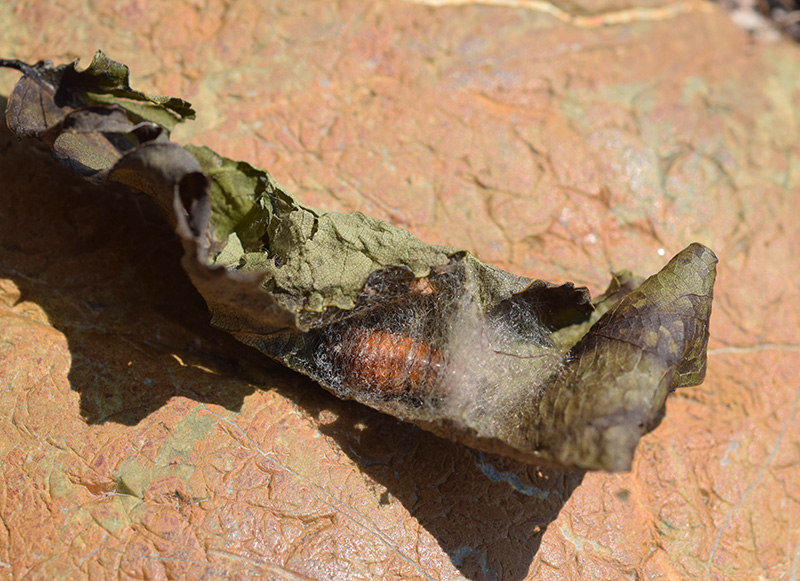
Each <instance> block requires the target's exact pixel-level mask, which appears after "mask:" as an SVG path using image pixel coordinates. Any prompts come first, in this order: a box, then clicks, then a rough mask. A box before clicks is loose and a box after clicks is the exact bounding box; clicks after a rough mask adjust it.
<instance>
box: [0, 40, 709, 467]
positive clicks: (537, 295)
mask: <svg viewBox="0 0 800 581" xmlns="http://www.w3.org/2000/svg"><path fill="white" fill-rule="evenodd" d="M0 65H5V66H11V67H14V68H16V69H18V70H20V71H21V72H22V73H23V78H22V80H21V81H20V82H19V83H18V84H17V86H16V87H15V89H14V91H13V92H12V94H11V96H10V98H9V104H8V114H7V119H8V123H9V126H10V127H11V129H12V130H13V131H15V132H16V133H17V134H18V135H22V136H34V137H38V138H40V139H42V141H44V142H45V143H46V144H47V145H48V146H49V147H50V148H51V149H52V150H53V153H54V155H55V156H56V157H57V158H58V159H59V160H61V162H62V163H64V164H65V165H67V166H68V167H71V168H72V169H74V170H75V171H76V172H77V173H79V174H80V175H82V176H83V177H85V178H86V179H88V180H90V181H92V182H94V183H101V184H102V183H106V182H121V183H124V184H126V185H128V186H130V187H131V188H134V189H136V190H139V191H142V192H145V193H147V194H149V195H150V196H151V197H152V198H153V199H154V201H155V202H156V204H158V206H159V207H160V208H161V209H162V211H163V212H164V214H165V216H166V217H167V219H168V220H169V221H170V222H171V223H172V224H173V225H174V227H175V229H176V231H177V232H178V234H179V235H180V237H181V240H182V242H183V244H184V247H185V251H186V253H185V257H184V261H183V264H184V267H185V269H186V271H187V272H188V273H189V275H190V277H191V279H192V281H193V283H194V284H195V286H196V287H197V288H198V290H199V291H200V293H201V295H202V296H203V297H204V298H205V300H206V302H207V304H208V306H209V310H210V312H211V322H212V324H214V325H216V326H217V327H220V328H222V329H225V330H226V331H228V332H230V333H231V334H232V335H234V336H235V337H236V338H238V339H239V340H241V341H243V342H244V343H247V344H249V345H252V346H253V347H255V348H257V349H259V350H260V351H262V352H263V353H264V354H266V355H268V356H269V357H272V358H274V359H277V360H279V361H281V362H282V363H284V364H285V365H287V366H289V367H290V368H292V369H295V370H297V371H299V372H301V373H304V374H306V375H308V376H310V377H312V378H313V379H315V380H316V381H317V382H319V383H320V384H321V385H322V386H323V387H325V388H326V389H328V390H329V391H331V392H333V393H334V394H336V395H337V396H339V397H341V398H346V399H355V400H357V401H359V402H362V403H364V404H366V405H369V406H371V407H373V408H375V409H377V410H379V411H381V412H384V413H388V414H392V415H394V416H396V417H398V418H400V419H403V420H406V421H409V422H413V423H415V424H417V425H419V426H421V427H423V428H425V429H427V430H430V431H432V432H434V433H436V434H439V435H440V436H443V437H447V438H451V439H454V440H456V441H459V442H462V443H464V444H466V445H468V446H472V447H474V448H477V449H480V450H484V451H488V452H496V453H501V454H505V455H508V456H511V457H514V458H518V459H521V460H524V461H527V462H531V463H535V464H542V465H553V466H559V467H566V468H582V469H602V470H626V469H628V468H629V467H630V465H631V461H632V458H633V454H634V450H635V448H636V445H637V443H638V441H639V439H640V438H641V436H642V435H643V434H644V433H646V432H647V431H649V430H651V429H653V428H654V427H655V426H656V425H657V424H658V422H659V421H660V420H661V417H662V415H663V410H664V402H665V400H666V397H667V395H668V394H669V393H670V392H671V391H672V390H674V389H675V388H677V387H683V386H688V385H696V384H699V383H700V382H701V381H702V380H703V377H704V374H705V364H706V360H705V358H706V347H707V342H708V322H709V317H710V314H711V301H712V291H713V284H714V277H715V264H716V257H715V256H714V254H713V252H711V250H709V249H708V248H706V247H704V246H702V245H700V244H692V245H691V246H689V247H688V248H686V249H685V250H683V251H682V252H680V253H679V254H678V255H677V256H675V258H673V259H672V260H671V261H670V262H669V264H667V266H666V267H664V269H662V270H661V272H659V273H658V274H656V275H654V276H652V277H650V278H649V279H647V280H646V281H644V282H643V283H641V281H640V280H639V279H636V278H635V277H633V276H632V275H630V273H627V272H623V273H618V274H616V275H615V276H614V278H613V279H612V283H611V285H610V286H609V290H608V291H607V292H606V293H605V294H604V295H603V296H601V297H599V298H598V300H596V301H594V302H592V301H591V297H590V296H589V292H588V291H587V289H585V288H583V287H575V286H574V285H573V284H572V283H564V284H558V285H557V284H552V283H549V282H545V281H542V280H532V279H529V278H526V277H522V276H517V275H514V274H511V273H507V272H504V271H502V270H500V269H498V268H496V267H493V266H491V265H487V264H484V263H482V262H481V261H479V260H478V259H477V258H475V257H474V256H472V255H471V254H469V253H468V252H465V251H461V250H458V249H455V248H450V247H445V246H432V245H428V244H425V243H424V242H422V241H421V240H419V239H418V238H417V237H416V236H414V235H413V234H411V233H409V232H407V231H405V230H402V229H399V228H396V227H394V226H392V225H390V224H388V223H386V222H384V221H381V220H377V219H374V218H370V217H368V216H365V215H363V214H361V213H352V214H343V213H337V212H323V211H319V210H315V209H313V208H310V207H307V206H304V205H302V204H300V203H298V202H297V201H295V200H294V198H292V197H291V196H290V195H289V194H288V193H287V192H286V191H284V190H283V188H281V187H280V185H279V184H278V183H277V182H276V181H275V180H274V179H273V178H272V176H270V174H269V173H268V172H266V171H264V170H260V169H258V168H255V167H253V166H251V165H249V164H247V163H245V162H237V161H233V160H230V159H227V158H224V157H222V156H219V155H218V154H216V153H214V152H213V151H211V150H209V149H207V148H204V147H187V148H184V147H181V146H179V145H177V144H174V143H171V142H170V141H169V130H170V129H171V128H172V127H173V125H174V124H175V123H177V122H179V121H181V120H183V119H184V118H191V117H192V116H193V114H194V112H193V111H192V109H191V107H190V106H189V104H188V103H186V102H185V101H183V100H181V99H176V98H169V97H159V96H155V95H149V94H146V93H142V92H139V91H136V90H134V89H132V88H131V87H130V86H129V81H128V70H127V67H125V66H124V65H121V64H119V63H116V62H114V61H112V60H110V59H108V58H107V57H106V56H105V55H103V54H102V53H100V52H98V54H97V55H96V56H95V59H94V61H93V63H92V64H91V65H90V66H89V67H88V68H87V69H86V70H84V71H79V70H78V69H77V67H76V63H72V64H69V65H62V66H58V67H55V66H53V65H52V64H50V63H43V62H40V63H37V64H35V65H27V64H25V63H22V62H19V61H0Z"/></svg>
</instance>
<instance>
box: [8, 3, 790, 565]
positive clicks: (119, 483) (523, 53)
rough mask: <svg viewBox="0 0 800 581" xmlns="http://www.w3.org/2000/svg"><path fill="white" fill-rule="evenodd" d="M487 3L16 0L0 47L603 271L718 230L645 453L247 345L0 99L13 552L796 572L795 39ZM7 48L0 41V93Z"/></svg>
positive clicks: (706, 11) (159, 559)
mask: <svg viewBox="0 0 800 581" xmlns="http://www.w3.org/2000/svg"><path fill="white" fill-rule="evenodd" d="M433 4H447V5H443V6H434V5H433ZM487 4H489V3H487ZM491 4H492V5H483V4H475V3H470V2H463V3H435V2H433V1H431V2H428V3H425V2H422V1H421V2H418V3H414V2H402V1H399V0H395V1H392V2H382V3H371V2H360V1H352V2H343V3H337V4H333V3H328V2H319V3H317V4H311V3H306V2H304V3H297V2H295V3H290V2H286V3H278V4H277V5H276V7H275V8H273V9H257V8H254V7H253V6H252V4H251V3H247V2H234V3H228V4H223V3H218V2H209V3H207V4H206V5H204V6H202V7H201V6H199V5H195V4H192V3H188V2H165V1H164V2H157V1H145V2H130V3H126V4H117V5H116V6H115V7H113V8H112V7H111V6H110V5H109V7H103V6H100V5H91V6H90V5H88V4H86V3H82V2H68V1H61V2H59V3H58V4H56V5H49V6H47V7H45V6H44V5H43V4H36V3H34V4H24V5H21V4H20V5H15V6H11V5H9V6H5V5H4V6H2V7H0V39H2V40H0V55H2V56H3V57H7V58H19V59H22V60H27V61H33V60H36V59H37V58H43V57H48V58H53V59H55V60H57V61H59V62H63V61H66V60H69V59H71V58H76V57H78V56H80V57H82V58H83V59H84V60H85V61H86V62H88V59H90V57H91V55H92V54H93V53H94V51H95V50H96V49H97V48H102V49H103V50H105V51H106V53H107V54H109V56H111V57H112V58H115V59H117V60H120V61H123V62H125V63H127V64H129V65H130V66H131V69H132V70H133V71H134V75H135V77H134V81H135V82H136V85H137V86H138V87H140V88H143V89H145V90H149V91H152V92H154V93H162V94H172V95H180V96H183V97H185V98H187V99H188V100H189V101H191V102H192V103H193V105H194V106H195V107H196V109H197V110H198V111H200V112H201V117H200V118H199V119H198V121H196V122H194V123H192V124H190V125H187V126H185V127H180V128H178V129H177V130H176V131H175V133H174V139H176V140H177V141H179V142H183V143H189V142H192V143H197V144H201V143H202V144H206V145H208V146H210V147H212V148H215V149H217V150H218V151H220V152H221V153H223V154H225V155H227V156H229V157H233V158H238V159H247V160H249V161H251V162H252V163H254V164H257V165H260V166H263V167H266V168H268V169H269V170H270V171H271V172H272V174H273V175H274V176H276V178H277V179H278V180H279V181H281V182H282V183H283V185H284V186H285V187H286V188H287V190H289V191H292V192H293V193H294V194H296V195H297V197H298V198H299V199H301V200H302V201H304V202H305V203H308V204H310V205H315V206H319V207H323V208H326V209H335V210H342V211H350V210H361V211H363V212H365V213H367V214H371V215H375V216H377V217H380V218H385V219H388V220H390V221H392V222H393V223H394V224H397V225H399V226H403V227H406V228H408V229H410V230H412V231H413V232H414V233H415V234H417V235H419V236H420V237H422V238H423V239H424V240H426V241H427V242H430V243H438V244H447V245H452V246H458V247H464V248H468V249H469V250H471V251H473V252H474V253H475V254H477V255H478V256H479V257H481V258H482V259H483V260H486V261H487V262H493V263H495V264H498V265H499V266H501V267H503V268H506V269H508V270H511V271H514V272H519V273H521V274H525V275H528V276H532V277H541V278H545V279H548V280H554V281H559V280H572V281H575V282H576V283H579V284H586V285H588V286H589V287H590V288H591V289H592V291H593V294H599V292H601V291H602V290H603V289H602V287H603V286H604V285H605V283H606V282H607V280H608V271H609V270H618V269H620V268H626V267H627V268H631V269H632V270H634V271H636V272H639V273H643V274H646V273H649V272H655V271H656V270H657V269H658V268H659V267H660V266H661V265H662V264H663V263H664V261H665V259H664V256H669V255H672V254H674V253H675V252H676V251H677V250H679V249H680V248H682V247H684V246H686V245H687V244H688V243H689V242H692V241H694V240H698V241H700V242H703V243H704V244H707V245H708V246H710V247H712V248H714V250H715V251H716V252H717V254H718V256H719V258H720V270H719V277H718V279H717V288H716V291H715V304H714V313H713V317H712V323H711V335H712V337H711V343H710V351H709V370H708V375H707V378H706V382H705V383H704V384H703V385H702V386H701V387H696V388H686V389H681V390H678V391H677V392H676V393H675V394H674V395H673V396H672V397H671V398H670V399H669V400H668V404H667V405H668V412H667V419H666V421H664V422H663V423H662V425H661V426H660V427H659V428H658V429H657V430H656V431H655V432H653V433H652V434H650V435H648V436H647V437H646V438H645V439H644V441H643V442H642V444H641V445H640V447H639V449H638V452H637V456H636V460H635V463H634V469H633V471H632V472H631V473H629V474H622V475H604V474H591V475H588V476H586V477H585V478H584V477H583V476H582V475H581V474H580V473H561V472H557V471H539V470H536V469H535V468H530V467H527V466H522V465H519V464H516V463H513V462H511V461H508V460H504V459H501V458H496V457H489V456H480V455H476V454H474V453H473V452H470V451H469V450H468V449H466V448H463V447H460V446H457V445H455V444H451V443H449V442H445V441H443V440H440V439H438V438H436V437H434V436H431V435H428V434H426V433H424V432H422V431H420V430H418V429H416V428H412V427H410V426H408V425H404V424H401V423H399V422H395V421H394V420H391V419H389V418H387V417H385V416H382V415H380V414H378V413H376V412H372V411H370V410H369V409H367V408H364V407H361V406H359V405H357V404H353V403H344V402H340V401H338V400H336V399H335V398H333V397H332V396H329V395H328V394H327V393H326V392H324V391H322V390H321V389H319V388H318V387H317V386H315V385H314V384H313V383H311V382H309V381H307V380H305V379H304V378H302V377H300V376H298V375H296V374H294V373H291V372H288V371H286V370H284V369H282V368H279V367H277V366H272V365H271V364H269V363H265V362H264V360H263V359H262V358H261V357H260V356H259V355H258V354H256V353H253V352H251V351H249V350H248V349H246V348H244V347H242V346H240V345H238V344H237V343H236V342H235V341H233V340H232V339H230V338H228V337H227V336H225V335H224V334H222V333H219V332H216V331H213V330H211V329H210V328H209V327H208V324H207V314H206V311H205V307H204V305H203V304H202V301H201V300H200V299H199V297H198V296H197V295H196V294H195V292H194V290H193V289H192V287H191V285H190V283H189V282H188V279H187V278H186V277H185V276H178V275H176V276H174V277H172V278H168V277H165V276H164V274H163V273H164V272H177V273H179V272H180V269H178V268H176V265H177V263H178V261H179V259H180V245H179V244H178V243H177V241H176V240H175V239H174V237H173V235H172V234H171V232H170V229H169V226H168V225H166V224H165V223H164V222H163V221H161V220H160V218H158V216H157V214H156V212H155V210H154V209H153V208H151V207H150V206H148V205H147V204H146V203H144V202H143V201H142V200H139V199H133V198H131V197H130V196H129V195H128V194H127V193H126V192H123V191H120V194H119V196H118V198H117V199H116V200H107V202H106V203H104V204H99V205H98V204H97V201H96V199H95V197H96V196H95V194H96V192H94V190H93V189H92V188H91V187H89V186H87V185H86V184H85V183H84V182H82V181H80V180H79V179H78V178H76V177H73V176H72V175H71V174H70V172H69V171H68V170H66V169H64V168H61V167H60V166H59V165H58V164H57V162H54V161H53V160H51V159H50V157H49V153H47V152H45V151H44V150H43V149H41V148H39V147H38V146H36V145H34V144H33V143H32V142H27V141H26V142H22V143H18V142H17V141H16V139H14V138H13V136H11V135H10V133H9V132H8V131H7V130H3V131H2V133H0V151H2V156H0V166H2V171H1V172H0V176H2V177H0V208H2V210H0V319H1V322H0V357H1V358H2V359H1V360H2V364H1V365H0V381H1V382H2V385H4V386H5V390H4V391H3V395H2V396H0V398H1V399H0V401H2V404H3V405H2V410H3V411H2V412H0V413H2V418H0V458H1V459H2V469H0V490H2V496H1V497H0V498H2V499H3V500H2V503H0V510H2V516H3V522H4V524H5V526H4V527H2V528H0V567H2V569H5V570H7V572H8V574H9V576H12V577H22V576H25V575H31V576H34V577H51V576H54V575H59V576H69V575H73V576H76V577H92V578H104V577H108V576H109V575H118V576H121V577H144V576H150V577H156V578H163V577H169V576H181V575H184V576H192V577H197V576H201V575H207V576H219V577H221V576H240V577H243V576H245V575H248V574H250V575H260V576H271V577H276V578H323V579H341V578H349V579H354V578H364V579H372V578H385V579H396V578H404V579H416V578H420V579H452V578H459V577H467V578H471V579H524V578H537V579H548V578H554V579H555V578H563V577H568V576H572V577H579V576H580V577H592V578H620V577H624V576H625V577H627V576H630V575H638V576H641V577H645V578H651V577H655V576H667V575H669V576H677V577H687V578H711V579H717V578H718V579H724V578H751V577H757V576H763V577H767V578H777V577H782V576H789V575H791V574H792V571H794V572H796V571H797V569H798V567H800V548H799V547H800V535H798V532H797V530H796V529H797V527H796V523H797V522H800V500H799V499H798V498H797V495H796V494H795V493H793V490H795V489H796V483H797V482H798V481H800V468H798V466H800V451H799V450H798V448H797V446H796V445H795V443H796V441H797V439H798V437H800V434H798V431H799V430H798V427H797V426H798V420H797V403H798V399H800V377H798V374H797V369H798V368H800V310H799V309H798V308H797V304H798V298H800V297H798V295H800V290H799V289H798V287H797V285H796V284H794V283H793V282H792V281H795V280H797V278H798V270H800V260H798V258H797V253H796V251H795V249H794V244H795V242H796V240H798V239H799V238H798V237H800V223H799V222H798V220H797V218H796V216H797V212H798V210H800V196H798V179H799V178H798V176H800V172H798V169H800V167H798V153H800V152H799V151H798V149H799V147H798V140H797V137H796V136H797V135H798V134H800V127H798V125H799V124H800V121H798V118H797V116H796V114H795V110H796V109H797V103H798V98H800V81H799V80H798V78H797V75H796V74H795V71H796V70H797V67H798V65H800V53H798V49H797V47H796V46H794V45H791V44H788V43H786V44H782V43H779V44H772V45H762V44H753V43H752V42H751V41H750V40H749V39H748V37H747V35H746V34H745V33H743V32H741V31H740V30H739V29H737V28H736V27H735V25H733V24H732V23H731V22H730V20H729V19H728V17H727V16H726V15H725V14H724V13H722V12H721V11H719V10H717V9H715V8H713V7H711V6H709V5H705V4H699V3H693V2H688V3H676V4H666V5H656V4H654V3H650V4H645V8H642V9H639V10H633V9H631V8H630V7H629V8H625V7H622V5H620V4H619V3H616V4H613V5H612V4H609V6H608V7H607V8H606V9H605V12H603V13H602V14H585V13H584V14H582V15H580V16H570V14H569V13H567V12H564V11H559V10H555V9H551V10H545V7H546V6H548V5H546V4H543V3H538V2H536V3H534V2H524V1H515V2H512V1H509V2H507V3H500V2H493V3H491ZM573 14H578V13H577V12H575V13H573ZM17 78H18V75H17V74H16V73H14V72H11V71H4V72H0V94H3V95H7V94H8V92H9V90H10V88H11V86H12V85H13V83H14V82H15V81H16V80H17ZM143 247H144V248H146V249H147V251H148V252H149V255H148V259H147V260H139V261H137V260H131V257H132V256H134V255H136V256H140V255H142V248H143Z"/></svg>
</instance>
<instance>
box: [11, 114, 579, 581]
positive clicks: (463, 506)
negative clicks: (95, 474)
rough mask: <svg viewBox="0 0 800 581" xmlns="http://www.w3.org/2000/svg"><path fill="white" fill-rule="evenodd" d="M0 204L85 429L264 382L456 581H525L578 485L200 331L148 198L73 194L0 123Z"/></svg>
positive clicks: (35, 147) (204, 328)
mask: <svg viewBox="0 0 800 581" xmlns="http://www.w3.org/2000/svg"><path fill="white" fill-rule="evenodd" d="M5 105H6V102H5V99H0V108H2V109H5ZM0 208H2V209H3V210H2V213H0V276H2V277H4V278H7V279H11V280H12V281H13V282H14V284H16V285H17V287H18V289H19V291H20V293H21V298H20V301H32V302H34V303H36V304H38V305H39V306H40V307H41V308H42V309H43V310H44V311H45V313H46V314H47V317H48V319H49V321H50V323H51V324H52V325H53V326H54V327H55V328H56V329H58V330H59V331H60V332H61V333H63V334H64V336H65V337H66V339H67V341H68V344H69V352H70V355H71V357H72V361H71V368H70V371H69V376H68V379H69V381H70V385H71V387H72V389H74V390H75V391H77V392H79V393H80V411H81V414H82V416H83V417H84V418H85V419H86V421H87V422H89V423H92V424H98V423H104V422H116V423H120V424H124V425H135V424H137V423H139V422H140V421H141V420H142V419H143V418H145V417H146V416H148V415H149V414H151V413H153V412H154V411H156V410H158V409H159V408H160V407H161V406H163V405H164V404H165V403H166V402H167V401H168V400H169V399H170V398H172V397H174V396H176V395H181V396H185V397H189V398H192V399H195V400H197V401H200V402H203V403H211V404H216V405H220V406H223V407H225V408H227V409H229V410H233V411H238V410H239V409H240V408H241V406H242V403H243V399H244V397H245V396H247V395H249V394H251V393H253V391H254V389H255V388H254V387H253V385H262V386H270V387H271V388H272V389H276V390H278V391H280V392H281V395H283V396H285V397H289V398H291V399H292V400H294V401H295V403H296V404H297V405H298V406H300V407H301V408H302V409H304V410H305V411H306V412H307V413H308V414H309V415H311V416H313V417H315V418H318V419H319V418H322V417H335V418H337V419H336V420H335V421H334V422H333V423H327V424H325V425H323V426H322V427H321V428H320V430H321V431H322V432H323V433H325V434H327V435H329V436H330V437H331V438H333V439H334V440H335V441H336V442H337V443H338V444H339V445H340V446H341V448H342V450H343V451H344V452H345V453H346V454H348V455H349V456H350V457H351V458H352V459H353V460H354V461H355V462H356V463H357V465H358V466H359V468H360V469H361V470H363V471H364V472H365V473H366V474H368V475H369V476H370V477H371V478H372V479H373V480H374V481H375V482H377V483H378V484H379V485H380V486H382V487H383V488H384V491H383V492H382V496H381V502H385V503H392V502H400V503H402V505H403V506H404V507H405V508H406V509H407V510H408V511H409V513H410V514H412V515H413V516H414V517H415V518H416V519H417V520H418V521H419V522H420V524H421V525H422V526H423V527H424V528H425V529H426V530H427V531H429V532H430V534H431V535H433V536H434V537H435V538H436V539H437V541H438V542H439V544H440V546H441V547H442V549H443V550H444V551H446V552H447V554H448V555H449V556H450V558H451V560H452V562H453V564H454V565H455V566H456V567H457V568H458V569H459V570H460V571H461V572H462V574H464V575H465V576H466V577H468V578H471V579H510V580H513V579H521V578H523V577H525V575H526V573H527V571H528V569H529V567H530V564H531V561H532V559H533V557H534V555H535V554H536V552H537V550H538V548H539V545H540V543H541V538H542V535H543V534H544V530H545V528H546V527H547V525H548V524H549V523H550V522H552V521H553V520H554V519H555V518H556V516H557V515H558V512H559V510H560V509H561V507H562V506H563V505H564V503H565V502H566V500H567V499H568V498H569V497H570V495H571V494H572V492H573V491H574V489H575V488H576V487H577V486H578V485H579V484H580V482H581V480H582V478H583V474H582V473H565V472H558V471H553V470H539V469H537V468H536V467H531V466H525V465H522V464H519V463H516V462H512V461H509V460H507V459H504V458H498V457H484V456H482V455H480V454H478V453H476V452H473V451H471V450H469V449H468V448H465V447H463V446H460V445H457V444H454V443H451V442H448V441H446V440H442V439H440V438H438V437H436V436H433V435H431V434H428V433H426V432H424V431H422V430H420V429H419V428H416V427H414V426H412V425H409V424H404V423H402V422H399V421H396V420H395V419H393V418H390V417H388V416H384V415H382V414H380V413H378V412H375V411H373V410H371V409H369V408H366V407H364V406H361V405H359V404H356V403H353V402H342V401H339V400H337V399H336V398H334V397H333V396H332V395H330V394H328V393H327V392H325V391H324V390H322V389H321V388H319V387H318V386H316V385H314V384H313V383H312V382H311V381H309V380H307V379H305V378H301V377H300V376H299V375H298V374H296V373H295V372H292V371H290V370H288V369H285V368H284V367H282V366H280V365H278V364H276V363H273V362H271V361H270V360H268V359H267V358H266V357H264V356H263V355H261V354H260V353H258V352H256V351H255V350H253V349H251V348H249V347H246V346H244V345H242V344H240V343H238V342H237V341H236V340H235V339H233V338H232V337H230V336H229V335H227V334H226V333H223V332H221V331H217V330H215V329H213V328H212V327H210V326H209V315H208V310H207V308H206V306H205V303H204V302H203V300H202V298H201V297H200V296H199V294H198V293H197V291H196V290H195V289H194V287H193V286H192V284H191V282H190V280H189V278H188V276H187V275H186V274H185V272H184V271H183V269H182V268H181V265H180V261H181V256H182V253H183V248H182V246H181V244H180V242H179V241H178V240H177V238H176V236H175V235H174V233H173V231H172V229H171V228H170V226H169V225H168V224H167V223H166V222H165V220H164V219H163V218H162V216H161V214H160V213H159V211H158V210H157V209H156V208H155V207H154V206H153V205H152V204H151V202H150V201H149V199H147V198H146V197H144V196H138V197H137V196H132V195H131V193H130V192H129V191H127V190H125V189H123V188H119V189H114V188H109V187H104V188H98V187H94V186H92V185H90V184H88V183H87V182H85V181H83V180H82V179H80V178H78V177H77V176H75V175H74V174H73V173H72V172H71V171H70V170H68V169H66V168H64V167H62V166H61V165H60V164H59V163H58V162H57V161H56V160H54V159H53V158H52V156H51V154H50V152H49V151H48V150H47V149H46V148H45V147H44V146H43V145H41V144H40V143H39V142H37V141H34V140H29V139H26V140H23V141H21V142H17V139H16V137H15V136H14V135H13V134H12V133H11V132H10V131H9V130H8V129H7V128H6V127H5V122H4V120H3V121H2V128H0ZM222 386H224V388H223V387H222ZM323 411H324V412H326V413H325V414H324V415H323V414H322V412H323Z"/></svg>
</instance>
